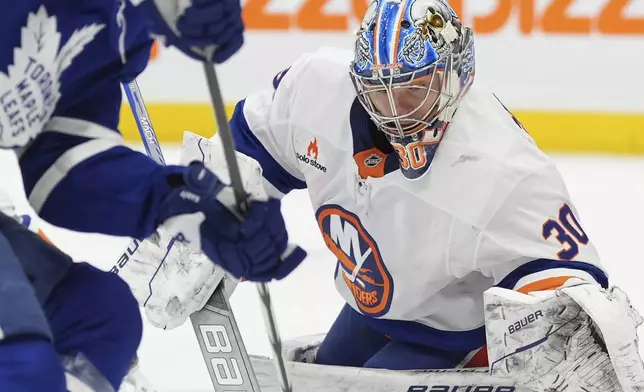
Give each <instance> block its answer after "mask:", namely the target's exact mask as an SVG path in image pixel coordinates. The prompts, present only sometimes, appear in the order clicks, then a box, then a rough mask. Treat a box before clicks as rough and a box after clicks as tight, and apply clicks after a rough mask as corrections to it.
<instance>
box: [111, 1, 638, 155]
mask: <svg viewBox="0 0 644 392" xmlns="http://www.w3.org/2000/svg"><path fill="white" fill-rule="evenodd" d="M242 3H244V20H245V22H246V29H247V33H246V36H245V38H246V43H245V45H244V47H243V48H242V49H241V51H240V52H239V53H238V54H236V55H235V56H234V57H233V58H232V59H231V60H229V61H228V62H226V63H225V64H223V65H222V66H219V67H218V68H219V71H218V72H219V73H218V75H219V79H220V83H221V84H222V89H223V94H224V98H225V100H226V102H227V103H228V104H230V105H234V104H235V103H236V102H237V101H239V100H240V99H242V98H244V97H245V96H246V95H248V94H249V93H251V92H253V91H257V90H258V89H266V88H271V81H272V79H273V77H274V76H275V74H277V73H278V72H279V71H281V70H282V69H284V68H286V67H288V66H289V65H290V64H291V63H292V62H293V61H294V60H295V59H296V58H297V57H298V56H300V55H301V54H302V53H305V52H309V51H314V50H316V49H317V48H319V47H322V46H333V47H339V48H346V49H349V50H351V49H352V48H353V38H354V32H355V31H356V30H357V26H358V24H359V21H360V20H361V19H362V15H363V13H364V11H365V9H366V4H367V1H366V0H246V1H243V2H242ZM450 4H451V5H452V7H453V8H454V9H455V10H456V11H457V12H458V13H459V15H461V19H462V20H463V21H464V23H465V24H467V25H470V26H473V28H474V31H475V33H476V60H477V65H476V67H477V83H485V84H487V85H488V86H489V87H491V89H492V90H493V91H494V92H495V93H496V94H497V96H498V97H499V99H501V100H502V101H503V102H504V104H505V105H506V106H507V107H509V108H510V109H511V110H512V111H513V112H514V113H515V115H516V116H517V117H518V118H519V119H520V120H521V121H522V122H523V124H524V126H525V127H526V128H527V129H528V130H529V132H530V133H531V134H532V135H533V137H534V138H535V140H536V141H537V143H538V144H539V145H540V146H541V147H542V148H544V149H546V150H549V151H557V152H599V153H603V152H606V153H644V92H643V91H642V88H643V86H644V0H451V1H450ZM139 82H140V85H141V88H142V90H143V94H144V97H145V99H146V101H147V104H148V106H149V110H150V114H151V117H152V120H153V123H154V126H155V128H156V130H157V132H158V133H159V135H160V137H161V140H162V141H163V142H170V143H172V142H177V141H180V140H181V134H182V131H183V130H186V129H190V130H192V131H193V132H196V133H199V134H203V135H211V134H212V132H213V131H214V121H213V115H212V111H211V109H210V106H209V104H208V100H209V98H208V95H207V90H206V85H205V79H204V76H203V71H202V67H201V65H200V64H198V63H196V62H194V61H192V60H189V59H187V58H186V57H184V56H182V55H181V54H179V53H178V52H177V51H176V50H174V49H172V48H165V47H161V46H160V45H156V46H155V48H154V50H153V60H152V61H151V64H150V65H149V67H148V69H147V70H146V71H145V72H144V73H143V75H142V76H141V77H140V79H139ZM122 130H123V131H124V133H125V134H126V136H127V137H128V138H129V139H131V140H138V136H137V134H136V128H135V125H134V122H133V120H132V118H131V114H130V111H129V108H127V107H126V108H124V111H123V115H122Z"/></svg>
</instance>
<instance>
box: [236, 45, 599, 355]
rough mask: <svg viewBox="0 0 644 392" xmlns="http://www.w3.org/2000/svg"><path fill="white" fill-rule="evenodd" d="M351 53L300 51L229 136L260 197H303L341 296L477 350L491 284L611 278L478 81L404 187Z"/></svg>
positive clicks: (384, 317)
mask: <svg viewBox="0 0 644 392" xmlns="http://www.w3.org/2000/svg"><path fill="white" fill-rule="evenodd" d="M352 56H353V54H352V53H351V52H344V51H340V50H334V49H322V50H319V51H317V52H315V53H312V54H307V55H304V56H302V57H301V58H300V59H299V60H298V61H296V62H295V63H294V64H293V65H292V67H290V68H289V69H288V70H286V71H284V72H282V73H280V74H278V76H277V77H276V79H275V80H274V85H275V87H276V89H275V90H270V91H264V92H259V93H257V94H253V95H251V96H249V97H247V98H246V99H245V100H244V101H242V102H240V103H239V104H238V105H237V108H236V111H235V114H234V116H233V118H232V120H231V128H232V130H233V133H234V137H235V141H236V143H237V149H238V150H239V151H240V152H242V153H244V154H246V155H249V156H251V157H253V158H255V159H256V160H257V161H258V162H259V163H260V164H261V166H262V168H263V175H264V178H265V179H266V180H267V182H268V184H267V188H268V192H269V194H271V195H273V196H278V197H279V195H282V194H284V193H287V192H288V191H289V190H291V189H294V188H304V187H306V188H307V189H308V192H309V194H310V198H311V201H312V204H313V207H314V209H315V210H316V217H317V222H318V225H319V228H320V232H321V233H322V235H323V237H324V240H325V242H326V244H327V246H328V248H329V249H330V251H331V252H333V254H334V255H335V256H336V257H337V259H338V264H337V268H336V274H335V282H336V287H337V290H338V291H339V292H340V294H341V295H342V296H343V297H344V298H345V299H346V301H347V303H348V304H350V305H351V306H352V307H353V308H354V309H355V310H356V311H358V312H360V313H362V314H364V315H366V316H369V319H371V320H372V321H370V322H371V323H372V325H373V326H374V328H377V329H379V330H381V331H382V332H383V333H386V334H389V335H390V336H392V337H396V338H398V339H401V340H405V341H411V342H418V343H421V344H426V345H429V346H437V347H440V348H445V349H450V350H463V351H465V350H471V349H475V348H478V347H480V346H481V345H483V343H484V331H483V328H482V327H483V323H484V318H483V295H482V294H483V292H484V291H485V290H486V289H488V288H489V287H491V286H493V285H499V286H502V287H505V288H509V289H517V290H522V291H535V290H540V289H547V288H553V287H557V286H559V285H561V284H562V283H563V282H564V281H565V280H567V279H568V278H569V277H580V278H582V279H586V280H597V281H598V282H599V283H601V284H603V285H605V284H606V283H607V282H606V280H607V278H606V276H605V275H604V273H603V271H602V270H601V266H600V264H599V260H598V255H597V253H596V251H595V248H594V247H593V245H592V243H591V242H590V241H589V238H588V236H587V235H586V233H585V232H584V230H583V229H582V227H581V226H580V224H579V222H580V221H579V218H578V216H577V213H576V210H575V208H574V206H573V204H572V202H571V200H570V197H569V195H568V192H567V190H566V186H565V184H564V182H563V180H562V178H561V176H560V174H559V173H558V171H557V169H556V167H555V164H554V163H553V162H552V161H551V160H549V159H548V157H547V156H546V155H544V154H543V153H542V152H541V151H540V150H539V149H538V148H537V146H536V145H535V143H534V142H533V140H532V138H531V137H530V136H529V134H528V133H526V132H525V131H524V130H523V128H522V127H521V126H520V124H519V123H518V121H516V119H515V118H514V117H513V116H512V115H511V114H510V113H509V112H508V111H507V110H506V108H505V107H504V106H503V105H502V104H501V103H500V102H499V100H497V98H496V97H495V96H494V95H493V94H492V93H491V92H489V91H488V90H486V89H485V88H484V87H482V86H481V85H480V84H479V83H478V82H475V83H474V85H473V87H472V88H471V90H470V91H469V92H468V93H467V94H466V96H465V97H464V99H463V101H462V104H461V106H460V108H459V110H458V112H457V113H456V115H455V117H454V120H453V122H452V123H451V124H450V125H449V127H448V128H447V131H446V134H445V137H444V138H443V140H442V142H441V144H440V146H439V147H438V150H437V153H436V156H435V157H434V159H433V161H432V163H431V166H430V169H429V171H428V172H427V174H425V175H424V176H423V177H421V178H420V179H418V180H415V181H410V180H408V179H406V178H404V177H403V176H402V174H401V173H400V171H399V170H398V167H399V160H398V156H397V154H396V153H395V152H394V151H393V150H391V151H383V149H382V148H379V147H376V145H375V143H374V137H373V135H374V129H373V128H374V125H373V123H372V122H371V121H370V119H369V117H368V115H367V113H366V112H365V111H364V110H363V108H362V107H361V106H360V104H359V103H358V102H357V100H356V95H355V92H354V89H353V85H352V82H351V80H350V77H349V63H350V61H351V58H352ZM375 132H377V131H375ZM384 150H386V148H385V149H384Z"/></svg>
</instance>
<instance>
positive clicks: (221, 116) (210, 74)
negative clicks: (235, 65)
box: [204, 62, 292, 392]
mask: <svg viewBox="0 0 644 392" xmlns="http://www.w3.org/2000/svg"><path fill="white" fill-rule="evenodd" d="M204 72H205V73H206V79H207V81H208V90H209V91H210V98H211V99H212V105H213V108H214V110H215V120H216V121H217V132H219V135H220V137H221V141H222V144H223V147H224V155H225V157H226V163H227V164H228V171H229V173H230V186H231V187H232V188H233V191H234V193H235V198H236V202H237V207H238V208H239V210H240V211H241V212H242V213H245V212H246V211H247V210H248V200H247V196H246V191H245V190H244V185H243V182H242V179H241V174H240V172H239V166H238V165H237V157H236V155H235V142H234V141H233V137H232V132H231V131H230V127H229V126H228V120H227V117H226V107H225V106H224V99H223V97H222V95H221V90H220V88H219V82H218V81H217V74H216V73H215V67H214V65H213V64H212V63H210V62H205V63H204ZM257 291H258V292H259V296H260V299H261V301H262V305H263V310H264V319H265V321H266V328H267V329H268V335H269V339H270V341H271V346H272V348H273V352H274V355H275V366H276V367H277V375H278V377H279V381H280V383H281V387H282V391H283V392H291V390H292V389H291V384H290V382H289V380H288V374H287V372H286V365H285V363H284V357H283V356H282V340H281V338H280V335H279V331H278V330H277V322H276V321H275V314H274V313H273V306H272V303H271V294H270V292H269V291H268V286H267V285H266V284H265V283H258V284H257Z"/></svg>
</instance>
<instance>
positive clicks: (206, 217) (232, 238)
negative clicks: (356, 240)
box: [158, 161, 306, 282]
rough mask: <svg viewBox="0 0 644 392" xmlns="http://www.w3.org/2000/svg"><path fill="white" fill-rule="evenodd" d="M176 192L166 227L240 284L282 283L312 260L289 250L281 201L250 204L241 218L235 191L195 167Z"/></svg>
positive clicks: (166, 205)
mask: <svg viewBox="0 0 644 392" xmlns="http://www.w3.org/2000/svg"><path fill="white" fill-rule="evenodd" d="M179 175H180V176H179V178H174V179H171V178H169V181H170V182H172V183H175V185H174V190H173V191H172V192H171V193H170V195H168V196H167V197H166V199H165V200H164V201H163V203H162V204H161V206H160V208H159V213H158V216H159V220H160V221H161V222H163V227H164V228H166V229H167V230H168V232H169V233H171V234H172V235H173V236H176V237H177V238H178V239H180V241H182V242H185V243H186V244H187V245H188V246H189V247H191V248H192V249H194V250H196V251H202V252H203V253H205V254H206V255H207V256H208V258H210V260H212V261H213V262H214V263H215V264H217V265H219V266H221V267H223V268H224V269H225V270H226V271H228V272H230V273H231V274H232V275H233V276H235V277H236V278H242V277H243V278H245V279H248V280H251V281H256V282H268V281H271V280H273V279H282V278H284V277H286V276H287V275H288V274H289V273H291V271H293V270H294V269H295V268H296V267H297V266H298V265H299V264H300V263H301V262H302V260H304V257H305V256H306V252H304V250H302V249H301V248H299V247H297V246H290V245H289V244H288V233H287V231H286V226H285V224H284V219H283V218H282V214H281V211H280V201H279V200H277V199H272V198H269V199H264V200H258V199H257V198H252V197H251V198H249V199H248V211H247V212H246V214H245V215H244V216H241V215H239V214H238V213H237V212H236V210H237V208H236V203H235V198H234V194H233V190H232V188H231V187H230V186H228V185H226V184H224V183H223V182H221V181H220V180H219V178H218V177H217V176H216V175H215V174H214V173H212V172H211V171H210V170H208V169H207V168H206V167H205V166H204V164H203V163H201V162H197V161H194V162H192V163H191V164H190V165H189V166H188V167H187V168H185V170H184V171H183V172H182V173H180V174H179Z"/></svg>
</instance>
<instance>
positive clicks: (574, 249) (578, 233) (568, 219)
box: [541, 204, 589, 261]
mask: <svg viewBox="0 0 644 392" xmlns="http://www.w3.org/2000/svg"><path fill="white" fill-rule="evenodd" d="M541 234H542V235H543V238H544V239H545V240H548V239H550V238H551V237H552V236H554V238H556V239H557V241H559V243H560V244H561V245H562V246H563V248H562V249H561V250H560V251H559V252H557V256H559V259H560V260H565V261H570V260H572V259H574V258H575V257H576V256H577V255H578V254H579V246H580V245H587V244H588V242H589V240H588V236H587V235H586V233H585V232H584V230H583V229H582V228H581V225H580V224H579V222H578V221H577V218H575V214H574V213H573V212H572V209H571V208H570V206H569V205H568V204H564V205H562V206H561V208H559V216H558V218H557V219H548V220H547V221H545V222H544V224H543V228H542V230H541Z"/></svg>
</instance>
